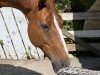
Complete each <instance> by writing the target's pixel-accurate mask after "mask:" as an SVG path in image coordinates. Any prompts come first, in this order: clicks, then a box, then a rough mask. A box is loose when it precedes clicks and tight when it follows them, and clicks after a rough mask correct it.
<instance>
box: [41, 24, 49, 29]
mask: <svg viewBox="0 0 100 75" xmlns="http://www.w3.org/2000/svg"><path fill="white" fill-rule="evenodd" d="M41 27H42V28H43V29H49V26H48V25H47V24H41Z"/></svg>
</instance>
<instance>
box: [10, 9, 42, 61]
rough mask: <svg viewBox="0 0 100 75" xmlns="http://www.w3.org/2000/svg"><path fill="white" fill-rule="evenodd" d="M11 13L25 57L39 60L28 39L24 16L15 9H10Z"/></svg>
mask: <svg viewBox="0 0 100 75" xmlns="http://www.w3.org/2000/svg"><path fill="white" fill-rule="evenodd" d="M12 12H13V16H14V19H15V23H16V25H17V26H18V30H19V33H20V36H21V39H22V43H23V45H24V47H25V50H26V54H27V57H29V58H35V59H39V58H40V57H41V56H40V57H39V56H38V55H39V53H38V51H37V49H36V48H35V47H34V46H33V45H32V43H31V42H30V40H29V37H28V32H27V27H28V23H27V21H26V18H25V16H24V14H23V13H22V12H20V11H19V10H17V9H12ZM17 13H19V14H17Z"/></svg>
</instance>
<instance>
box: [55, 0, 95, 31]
mask: <svg viewBox="0 0 100 75" xmlns="http://www.w3.org/2000/svg"><path fill="white" fill-rule="evenodd" d="M94 2H95V0H56V7H57V9H58V11H59V12H60V13H64V12H65V13H66V12H85V11H87V10H88V9H89V8H90V7H91V6H92V5H93V3H94ZM83 25H84V20H80V21H79V20H75V21H64V28H66V29H67V30H82V29H83Z"/></svg>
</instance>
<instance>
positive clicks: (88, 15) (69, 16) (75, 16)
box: [60, 12, 100, 20]
mask: <svg viewBox="0 0 100 75" xmlns="http://www.w3.org/2000/svg"><path fill="white" fill-rule="evenodd" d="M60 15H61V16H62V18H63V20H83V19H100V12H76V13H73V12H72V13H60Z"/></svg>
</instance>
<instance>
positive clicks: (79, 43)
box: [62, 29, 100, 56]
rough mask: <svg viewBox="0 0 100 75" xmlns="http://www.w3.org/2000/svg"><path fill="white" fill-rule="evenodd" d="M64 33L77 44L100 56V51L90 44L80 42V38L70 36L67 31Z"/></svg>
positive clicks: (63, 30)
mask: <svg viewBox="0 0 100 75" xmlns="http://www.w3.org/2000/svg"><path fill="white" fill-rule="evenodd" d="M62 32H63V34H64V35H66V36H67V37H68V38H70V39H72V40H73V41H75V43H76V44H78V45H80V46H82V47H84V48H85V49H87V50H89V51H91V52H93V53H95V54H96V55H97V56H100V50H98V49H96V48H94V47H92V46H90V45H89V44H87V43H85V42H84V41H82V40H80V39H79V38H78V37H76V36H74V35H72V34H70V33H69V32H67V31H66V30H65V29H62Z"/></svg>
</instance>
